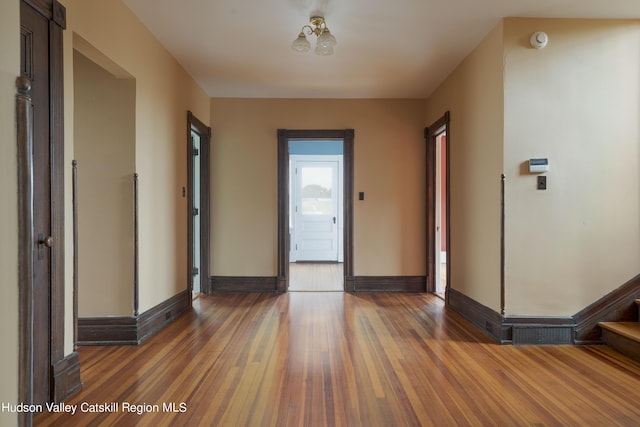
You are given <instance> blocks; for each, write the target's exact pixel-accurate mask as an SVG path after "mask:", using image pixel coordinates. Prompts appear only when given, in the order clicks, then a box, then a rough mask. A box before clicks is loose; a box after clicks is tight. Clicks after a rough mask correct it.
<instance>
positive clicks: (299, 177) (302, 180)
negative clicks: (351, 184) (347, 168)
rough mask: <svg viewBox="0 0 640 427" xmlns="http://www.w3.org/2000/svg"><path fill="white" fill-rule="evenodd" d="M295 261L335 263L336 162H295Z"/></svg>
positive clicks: (336, 250)
mask: <svg viewBox="0 0 640 427" xmlns="http://www.w3.org/2000/svg"><path fill="white" fill-rule="evenodd" d="M294 165H295V166H294V173H295V183H296V185H295V208H294V211H295V225H294V230H295V231H294V232H295V239H294V240H295V248H294V251H295V252H296V254H295V259H296V260H298V261H337V260H338V193H339V191H338V188H339V185H340V183H339V180H338V162H337V161H296V162H295V164H294Z"/></svg>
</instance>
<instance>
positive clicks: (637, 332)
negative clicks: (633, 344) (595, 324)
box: [600, 322, 640, 342]
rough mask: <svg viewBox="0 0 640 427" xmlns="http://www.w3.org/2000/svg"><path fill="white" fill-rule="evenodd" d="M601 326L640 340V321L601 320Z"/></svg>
mask: <svg viewBox="0 0 640 427" xmlns="http://www.w3.org/2000/svg"><path fill="white" fill-rule="evenodd" d="M600 327H602V328H604V329H607V330H609V331H612V332H615V333H617V334H620V335H622V336H624V337H626V338H629V339H631V340H634V341H638V342H640V323H639V322H600Z"/></svg>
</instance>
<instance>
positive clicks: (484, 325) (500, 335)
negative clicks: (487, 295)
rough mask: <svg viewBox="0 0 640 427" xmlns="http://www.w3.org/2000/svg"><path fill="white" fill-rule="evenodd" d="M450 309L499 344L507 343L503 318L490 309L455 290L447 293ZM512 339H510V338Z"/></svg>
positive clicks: (506, 332)
mask: <svg viewBox="0 0 640 427" xmlns="http://www.w3.org/2000/svg"><path fill="white" fill-rule="evenodd" d="M447 300H448V308H451V309H452V310H453V311H455V312H457V313H458V314H460V315H461V316H462V317H464V318H465V319H467V320H468V321H469V322H471V323H472V324H474V325H475V326H476V327H477V328H478V329H480V330H481V331H483V332H484V333H486V334H487V335H489V336H490V337H491V338H492V339H494V340H495V341H497V342H505V341H506V338H507V336H508V335H509V334H508V331H506V330H503V327H502V316H501V315H500V314H499V313H497V312H496V311H494V310H492V309H490V308H489V307H487V306H485V305H482V304H480V303H479V302H478V301H476V300H474V299H472V298H470V297H468V296H466V295H465V294H463V293H462V292H459V291H456V290H455V289H449V290H448V291H447ZM509 338H510V337H509Z"/></svg>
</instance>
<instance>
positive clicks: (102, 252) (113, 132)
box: [72, 51, 136, 317]
mask: <svg viewBox="0 0 640 427" xmlns="http://www.w3.org/2000/svg"><path fill="white" fill-rule="evenodd" d="M73 68H74V69H73V73H74V79H73V82H74V103H75V106H74V126H75V129H74V136H75V138H74V153H72V154H73V155H74V158H75V159H76V160H77V161H78V240H79V242H78V247H79V248H80V252H79V267H78V314H79V316H80V317H92V316H109V315H122V316H129V315H131V314H132V313H133V287H134V284H133V283H134V229H133V174H134V170H135V157H134V150H135V90H136V85H135V80H134V79H131V78H128V79H127V78H121V79H118V78H116V77H115V76H113V75H112V74H111V73H109V72H107V71H106V70H105V69H103V68H102V67H100V66H98V65H97V64H95V63H94V62H93V61H91V60H89V59H87V58H86V57H85V56H83V55H82V54H80V53H78V52H77V51H75V52H74V56H73Z"/></svg>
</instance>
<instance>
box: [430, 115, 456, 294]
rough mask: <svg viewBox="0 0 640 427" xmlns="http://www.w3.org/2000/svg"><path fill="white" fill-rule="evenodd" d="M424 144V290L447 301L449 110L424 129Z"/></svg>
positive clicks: (449, 238) (449, 259)
mask: <svg viewBox="0 0 640 427" xmlns="http://www.w3.org/2000/svg"><path fill="white" fill-rule="evenodd" d="M425 139H426V144H427V150H426V151H427V159H426V163H427V164H426V170H427V291H428V292H432V293H435V294H436V295H438V296H440V297H441V298H443V299H444V300H445V301H447V294H448V290H449V288H450V284H451V254H450V247H451V244H450V241H451V232H450V221H449V218H450V209H449V200H450V197H449V182H450V181H449V175H450V168H449V147H450V135H449V112H446V113H445V114H444V115H443V116H442V117H441V118H440V119H438V120H436V122H435V123H433V124H432V125H431V126H429V127H428V128H426V129H425Z"/></svg>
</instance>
